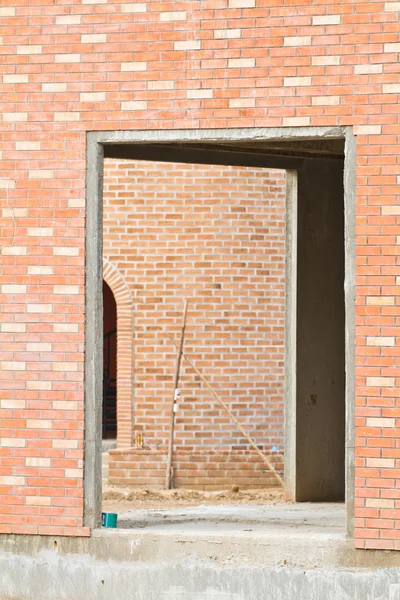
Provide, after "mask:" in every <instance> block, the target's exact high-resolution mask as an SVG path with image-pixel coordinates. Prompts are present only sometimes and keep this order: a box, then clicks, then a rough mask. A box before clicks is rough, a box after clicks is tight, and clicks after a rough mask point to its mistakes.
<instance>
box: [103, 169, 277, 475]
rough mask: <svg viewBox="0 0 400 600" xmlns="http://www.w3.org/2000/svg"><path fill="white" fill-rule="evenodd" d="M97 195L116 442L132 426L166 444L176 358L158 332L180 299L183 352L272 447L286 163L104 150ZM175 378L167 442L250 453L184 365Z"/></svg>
mask: <svg viewBox="0 0 400 600" xmlns="http://www.w3.org/2000/svg"><path fill="white" fill-rule="evenodd" d="M103 202H104V216H103V223H104V225H103V236H104V239H103V244H104V246H103V248H104V249H103V253H104V258H105V264H106V265H107V267H106V270H105V278H106V281H107V282H108V283H109V285H110V287H111V289H112V290H114V289H115V295H116V297H117V312H118V344H119V348H118V353H117V373H118V428H119V427H120V425H121V426H122V427H123V428H124V429H123V431H122V432H119V434H118V447H119V448H121V447H126V446H132V443H133V441H134V440H135V437H136V435H135V434H136V433H138V432H140V434H141V438H142V440H143V442H144V444H145V445H147V444H149V445H150V446H151V447H156V448H158V449H159V450H160V451H161V450H163V451H164V452H165V448H166V447H167V443H168V434H169V414H170V407H171V397H172V393H173V390H172V387H171V386H172V384H173V377H174V370H175V355H176V350H175V348H174V347H173V345H172V344H171V343H170V340H169V339H168V337H167V336H172V337H175V339H178V338H177V334H178V332H179V329H180V326H181V319H182V310H183V298H187V299H188V301H189V312H188V322H187V329H186V337H185V351H186V352H187V353H188V354H189V355H190V357H191V358H192V359H193V360H194V362H195V364H196V366H198V368H200V369H201V370H202V372H203V373H204V374H205V375H206V376H207V377H208V379H209V380H210V382H211V383H212V385H214V386H215V388H216V389H218V391H219V393H220V395H221V396H222V398H223V399H224V401H225V402H226V403H227V405H228V406H229V407H230V408H231V410H232V411H233V413H234V414H235V416H236V418H237V419H238V420H239V421H240V423H241V424H242V426H243V427H245V429H246V430H247V431H248V433H249V434H250V435H251V436H252V437H253V439H254V441H255V442H256V443H257V444H258V445H259V446H260V447H261V448H263V449H265V450H266V451H267V452H269V451H270V449H271V447H274V446H275V447H277V448H278V449H279V453H280V454H282V452H283V382H284V318H285V218H286V210H285V203H286V192H285V175H284V172H283V171H277V170H266V169H254V168H243V167H228V166H222V167H221V166H207V165H185V164H174V163H170V164H168V163H161V162H146V161H137V162H133V161H124V160H122V161H115V160H111V159H106V161H105V172H104V199H103ZM111 265H112V266H113V267H114V271H116V272H118V273H119V278H118V279H117V278H114V279H111V278H110V277H109V266H111ZM122 290H124V291H125V293H124V296H123V298H122V299H121V300H122V303H123V305H121V304H120V301H119V297H120V293H121V291H122ZM124 301H126V302H125V303H124ZM129 303H130V304H129ZM125 312H127V313H128V314H132V315H133V318H131V319H129V320H127V319H126V318H125V316H124V314H125ZM164 332H166V334H165V333H164ZM132 344H133V348H132ZM122 346H123V347H122ZM129 346H130V348H129ZM125 347H126V350H125ZM128 373H130V374H131V381H130V382H128V385H127V382H126V379H127V374H128ZM179 387H180V392H181V397H180V399H179V411H178V413H177V418H176V429H175V448H176V450H178V451H179V450H185V451H186V452H188V451H200V450H201V451H202V452H203V453H206V452H207V451H208V452H212V451H213V452H222V451H225V452H227V450H229V451H230V450H238V449H247V450H249V444H248V442H247V441H246V440H245V439H244V438H243V436H242V435H241V434H240V433H238V431H237V429H236V427H235V425H234V424H233V422H232V421H231V419H230V418H229V416H228V415H227V414H226V413H225V412H224V410H223V409H222V408H221V406H220V405H219V404H218V402H217V401H215V400H214V398H213V397H212V396H210V393H209V392H208V391H207V390H206V389H204V386H203V385H202V384H201V383H200V382H199V379H198V377H197V376H195V375H194V373H193V371H192V370H191V368H190V367H188V366H187V365H186V364H185V363H184V364H183V365H182V372H181V380H180V384H179ZM120 390H121V394H122V396H121V402H123V404H120V396H119V393H120ZM129 394H132V395H133V406H134V412H133V418H132V397H131V401H130V402H129V401H126V402H125V398H128V395H129ZM126 410H128V414H125V411H126ZM129 424H131V425H132V424H133V425H134V431H132V430H131V431H130V432H128V431H127V430H126V427H127V426H129ZM129 433H130V436H129ZM124 456H125V454H121V456H120V460H121V461H122V460H123V457H124ZM161 460H162V458H161ZM231 460H232V462H233V463H234V464H235V462H236V458H235V455H234V454H232V456H231ZM225 462H226V459H225ZM164 463H165V461H164V462H163V465H162V466H161V469H164V470H165V464H164ZM121 468H122V467H121ZM232 468H235V467H232ZM214 470H215V469H214ZM264 470H265V469H264ZM143 476H146V474H145V473H144V474H142V477H143ZM206 476H207V474H206V473H205V474H204V477H206ZM110 479H111V481H113V477H112V474H111V476H110ZM223 479H224V477H223V473H221V474H220V480H221V481H222V480H223ZM264 479H265V478H264ZM179 482H180V483H181V484H182V485H184V480H183V477H180V478H179ZM119 483H120V482H119ZM210 485H212V482H210Z"/></svg>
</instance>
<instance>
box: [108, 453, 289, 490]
mask: <svg viewBox="0 0 400 600" xmlns="http://www.w3.org/2000/svg"><path fill="white" fill-rule="evenodd" d="M271 459H272V461H273V463H274V465H275V468H277V469H278V470H281V469H282V467H283V465H282V461H281V457H279V456H278V455H275V456H273V457H271ZM166 464H167V454H166V453H165V452H162V451H160V450H139V449H134V448H131V449H123V450H122V449H121V450H110V466H109V479H110V482H111V483H112V484H115V485H117V486H129V487H130V488H146V489H164V488H165V471H166ZM172 481H173V486H174V487H175V488H185V489H190V490H208V491H216V490H224V489H231V488H232V486H233V485H238V486H239V488H240V489H252V490H255V489H261V488H266V487H276V485H277V483H276V479H275V477H274V476H273V475H272V474H271V472H270V471H269V469H268V467H267V466H266V464H265V463H264V462H263V461H262V460H261V459H260V457H259V456H258V455H257V454H256V452H254V450H215V451H212V450H200V451H192V452H190V451H184V450H178V451H177V452H175V453H174V462H173V480H172Z"/></svg>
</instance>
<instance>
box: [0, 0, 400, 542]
mask: <svg viewBox="0 0 400 600" xmlns="http://www.w3.org/2000/svg"><path fill="white" fill-rule="evenodd" d="M399 32H400V22H399V3H398V1H397V0H388V1H381V0H372V1H370V2H365V0H350V1H349V2H345V3H343V2H339V1H338V0H327V1H325V2H304V1H299V2H277V3H271V2H270V0H210V1H209V0H203V1H202V2H200V1H199V0H193V1H192V0H190V1H189V2H174V3H171V2H169V3H166V2H163V1H160V0H143V1H141V2H126V0H123V1H122V2H120V1H119V0H109V1H108V2H104V1H103V0H82V2H79V3H76V2H75V0H65V1H64V2H62V3H60V2H56V1H55V0H36V1H35V2H34V3H28V2H26V1H25V0H21V1H20V2H16V1H15V2H13V0H8V1H7V2H3V5H2V6H1V7H0V38H1V54H0V56H1V58H0V98H1V100H0V143H1V147H0V198H1V221H0V243H1V244H2V245H4V246H5V247H4V248H3V249H2V251H1V259H0V262H1V271H0V285H1V289H0V292H1V293H0V305H1V314H0V325H1V329H0V342H1V345H0V367H1V371H0V389H1V399H0V402H1V406H0V411H1V412H0V440H1V445H0V523H1V525H0V532H2V533H12V532H14V533H35V534H38V533H39V534H52V535H53V534H56V533H60V534H68V535H69V534H71V535H88V534H89V533H90V532H89V530H88V529H86V528H85V529H82V525H83V458H84V448H83V434H84V414H83V408H84V406H83V365H84V355H83V342H84V333H85V332H84V287H83V284H84V234H85V181H86V160H85V159H86V133H87V132H88V131H96V130H104V129H109V130H144V129H152V130H166V129H176V130H180V129H183V128H186V129H199V128H203V129H204V128H208V129H213V128H224V129H229V128H248V127H266V128H268V127H297V126H302V127H303V126H304V127H309V126H311V127H312V126H325V127H328V128H332V130H335V128H337V127H343V126H349V127H352V131H353V133H354V135H355V136H356V144H357V152H356V174H355V176H356V207H355V210H356V218H357V229H356V244H357V267H356V269H357V273H356V274H357V281H356V307H357V321H356V347H355V355H356V364H357V367H356V391H355V398H354V402H355V419H356V420H355V423H354V424H352V423H350V424H349V425H350V426H352V425H355V453H356V461H355V484H354V492H355V521H354V523H355V530H354V538H355V545H356V547H358V548H375V549H400V541H399V528H400V518H399V514H398V508H399V507H398V503H399V482H400V474H399V470H398V466H399V465H398V461H399V456H398V454H399V441H398V440H399V437H400V428H399V407H398V403H399V401H398V396H399V392H398V389H399V379H398V376H397V375H398V347H399V333H398V327H397V324H398V323H397V319H398V312H399V285H398V284H399V277H400V272H399V269H400V267H399V265H398V254H399V245H398V244H399V237H400V228H399V208H398V202H399V194H400V179H399V177H400V173H399V155H400V152H399V147H400V144H399V134H400V129H399V110H400V109H399V95H400V87H399V69H400V66H399V60H398V59H399V51H400V46H399ZM6 190H8V194H7V193H6ZM7 197H8V200H7ZM11 208H14V209H15V212H14V215H15V218H16V228H15V232H14V224H13V215H12V210H11ZM14 233H15V236H14ZM126 318H127V319H129V318H131V316H129V315H128V314H127V315H126Z"/></svg>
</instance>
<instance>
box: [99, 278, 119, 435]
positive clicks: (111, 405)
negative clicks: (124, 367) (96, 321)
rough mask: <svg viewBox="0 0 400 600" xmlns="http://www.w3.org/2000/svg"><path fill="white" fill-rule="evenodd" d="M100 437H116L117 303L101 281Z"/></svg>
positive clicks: (105, 284) (107, 287) (108, 288)
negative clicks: (101, 399)
mask: <svg viewBox="0 0 400 600" xmlns="http://www.w3.org/2000/svg"><path fill="white" fill-rule="evenodd" d="M102 438H103V440H113V441H115V440H116V438H117V305H116V302H115V298H114V294H113V293H112V291H111V289H110V287H109V286H108V285H107V283H106V282H105V281H103V414H102Z"/></svg>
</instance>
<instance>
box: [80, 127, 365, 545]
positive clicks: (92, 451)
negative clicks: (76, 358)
mask: <svg viewBox="0 0 400 600" xmlns="http://www.w3.org/2000/svg"><path fill="white" fill-rule="evenodd" d="M293 138H295V139H296V140H297V141H299V140H310V139H321V138H327V139H329V138H336V139H343V138H344V139H345V170H344V194H345V250H346V254H345V256H346V258H345V271H346V276H345V306H346V503H347V533H348V535H349V536H351V535H352V530H353V525H352V524H353V514H354V466H353V465H354V423H353V421H354V393H355V373H354V366H355V361H354V340H355V306H354V298H355V160H356V152H355V138H354V136H353V133H352V130H351V128H348V127H344V128H328V127H299V128H257V129H223V130H177V131H175V130H165V131H164V130H160V131H158V130H157V131H99V132H90V133H88V134H87V188H86V200H87V215H86V216H87V229H86V327H85V331H86V339H85V467H84V468H85V471H84V473H85V482H84V498H85V518H84V522H85V525H86V526H89V527H92V528H93V527H96V526H98V525H99V523H100V514H101V406H102V405H101V398H102V390H101V385H102V377H101V373H102V268H101V265H102V189H103V182H102V179H103V155H104V152H103V146H104V145H106V144H141V143H142V144H144V143H149V142H160V143H169V142H170V143H171V142H175V143H182V142H189V141H190V142H203V143H204V142H212V141H214V142H218V141H220V142H223V141H229V142H232V143H235V142H241V141H243V142H244V141H248V142H249V141H252V142H254V141H257V140H259V141H260V142H261V141H269V142H270V141H274V140H281V141H282V140H286V141H290V140H291V139H293ZM265 161H266V164H265V168H268V167H271V166H270V165H269V164H268V156H266V157H265ZM288 161H290V158H288ZM226 164H229V159H228V156H227V160H226ZM289 165H290V162H289ZM291 168H293V167H291ZM293 174H295V171H288V182H290V185H291V187H292V193H291V195H292V202H293V194H294V191H293V189H297V184H296V185H293V184H294V181H295V179H294V175H293ZM291 220H292V222H291V227H292V229H293V214H292V215H291ZM290 243H291V247H292V261H291V264H292V265H293V256H294V255H293V244H294V243H295V241H294V239H293V237H292V238H291V240H290ZM292 271H293V269H292ZM289 281H290V289H291V294H292V295H293V290H294V289H295V287H293V286H295V285H296V281H295V280H294V279H293V272H292V277H291V279H290V280H289ZM290 302H291V308H290V315H288V313H287V318H289V319H290V324H291V326H292V325H293V318H295V317H293V314H294V313H293V310H295V302H293V299H292V300H291V301H290ZM292 335H293V332H292ZM294 336H295V333H294ZM286 341H287V343H289V340H288V339H287V340H286ZM293 342H295V337H294V339H291V340H290V346H288V351H287V356H286V360H287V361H288V360H289V357H291V358H290V360H291V363H290V364H291V365H292V373H291V374H288V380H287V381H286V390H287V391H286V395H288V390H290V389H292V391H291V393H290V399H288V402H289V404H288V406H287V407H286V418H287V419H288V422H287V432H288V433H287V436H286V440H285V442H286V444H288V448H289V450H288V457H287V458H286V459H285V467H287V469H289V473H286V475H285V477H286V487H287V491H288V494H289V495H291V494H294V493H295V484H294V482H295V459H296V457H295V444H296V439H295V437H294V439H293V437H291V438H290V439H288V437H289V435H291V436H293V435H294V434H295V433H296V431H295V429H296V428H295V424H296V421H295V418H293V415H295V411H294V409H295V406H296V403H295V399H293V393H294V392H293V383H294V382H295V379H294V381H293V377H295V361H294V360H293V346H292V344H293ZM293 404H294V406H293ZM289 413H290V414H289ZM287 469H286V470H287Z"/></svg>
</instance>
